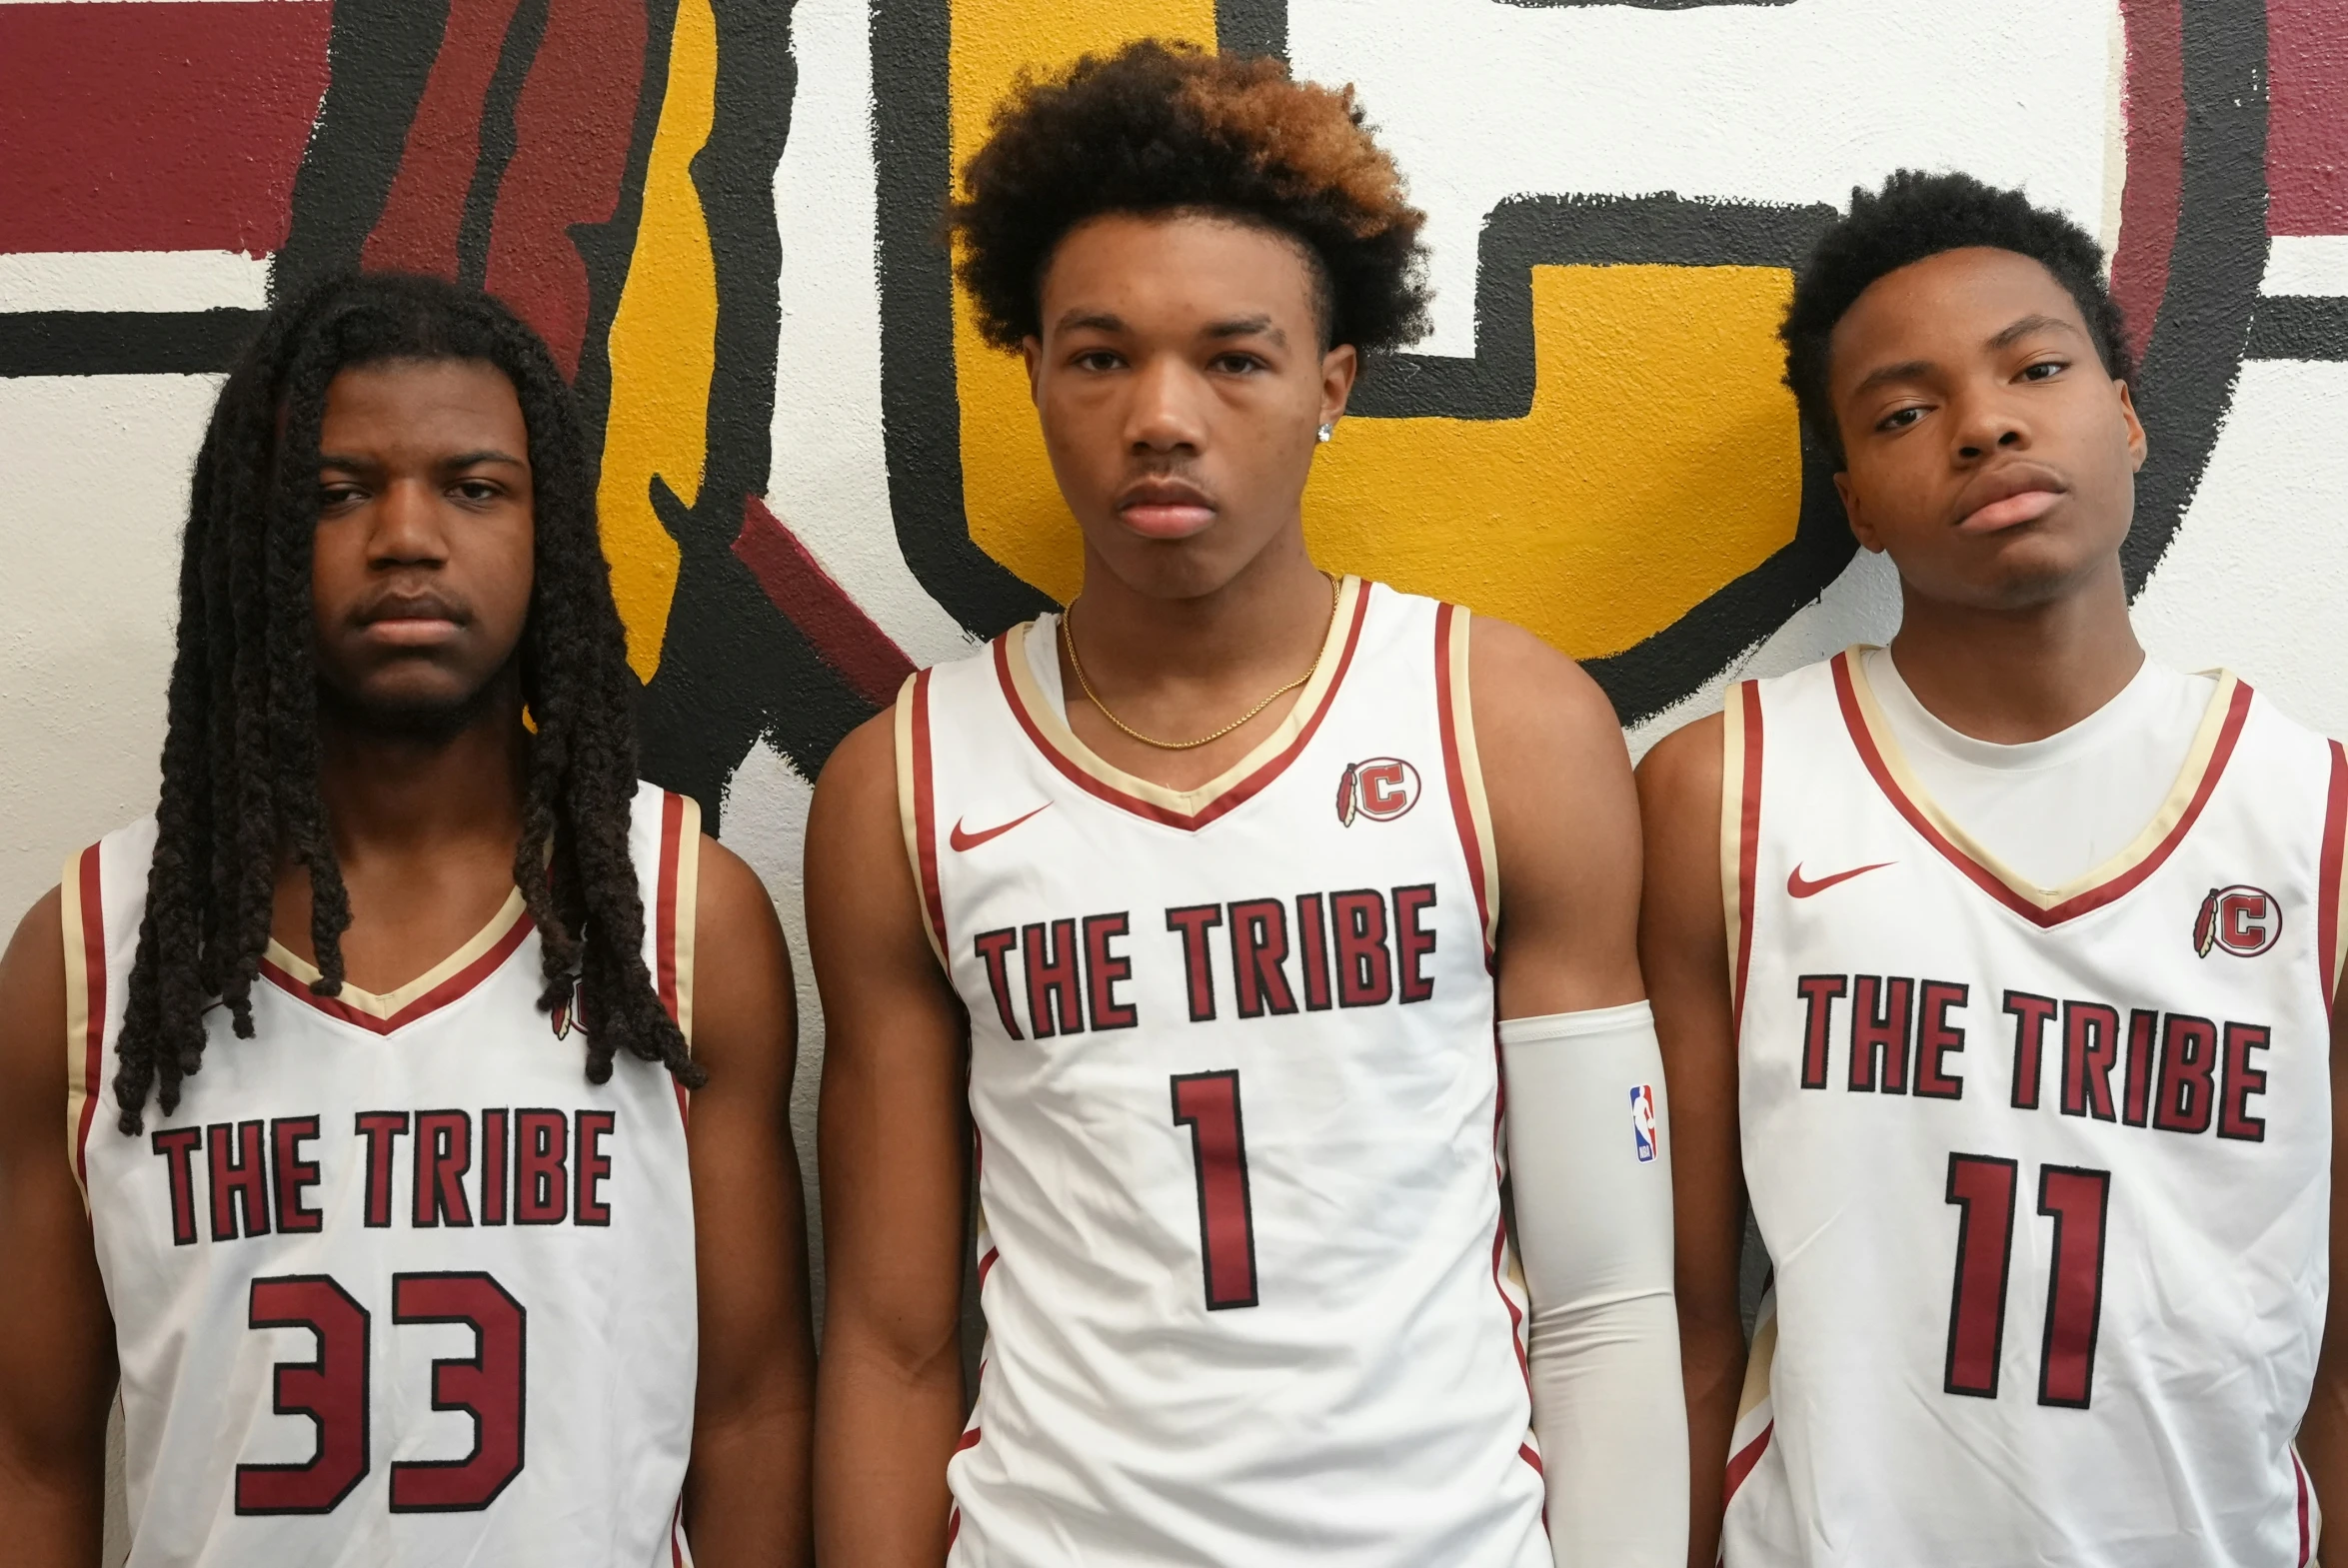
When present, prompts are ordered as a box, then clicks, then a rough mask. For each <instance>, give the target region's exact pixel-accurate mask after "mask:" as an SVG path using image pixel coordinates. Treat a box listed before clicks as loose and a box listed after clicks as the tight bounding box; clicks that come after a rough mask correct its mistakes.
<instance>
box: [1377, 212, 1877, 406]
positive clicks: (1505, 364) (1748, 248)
mask: <svg viewBox="0 0 2348 1568" xmlns="http://www.w3.org/2000/svg"><path fill="white" fill-rule="evenodd" d="M1834 217H1835V213H1834V209H1833V208H1831V207H1828V206H1824V205H1813V206H1807V207H1772V206H1763V205H1760V204H1758V203H1747V202H1725V201H1708V200H1703V199H1690V198H1684V197H1681V196H1679V195H1677V194H1676V193H1674V192H1670V191H1665V192H1663V193H1661V194H1660V195H1655V196H1518V197H1511V198H1509V199H1508V200H1506V201H1504V202H1502V203H1500V204H1499V205H1498V206H1497V207H1494V208H1493V209H1492V210H1491V213H1490V214H1489V215H1488V216H1487V217H1485V219H1484V222H1483V235H1482V238H1481V239H1480V241H1479V242H1478V245H1477V256H1476V284H1475V357H1474V358H1473V359H1462V358H1459V357H1457V356H1453V355H1435V354H1393V355H1386V356H1381V357H1380V358H1378V359H1376V360H1374V361H1372V362H1371V363H1370V364H1369V365H1368V366H1367V367H1366V368H1365V370H1364V373H1363V375H1362V378H1361V382H1360V385H1359V386H1358V387H1357V388H1356V389H1355V391H1354V394H1353V401H1352V406H1351V409H1350V412H1351V413H1353V414H1356V415H1362V416H1366V417H1368V418H1372V419H1421V418H1427V417H1430V416H1439V417H1442V418H1447V419H1485V420H1502V419H1522V418H1524V416H1525V415H1526V414H1527V413H1529V412H1530V411H1531V408H1532V390H1533V359H1534V345H1533V341H1532V269H1533V268H1535V267H1538V266H1544V265H1545V266H1581V267H1589V266H1598V267H1603V266H1611V265H1621V264H1630V263H1654V264H1658V265H1662V266H1669V267H1783V268H1787V269H1790V268H1792V266H1793V265H1794V264H1795V263H1796V262H1797V261H1799V260H1800V259H1801V258H1802V257H1803V256H1805V255H1807V254H1808V252H1809V249H1810V247H1811V246H1812V245H1813V244H1815V243H1816V241H1817V238H1818V236H1819V235H1820V234H1821V233H1823V232H1825V229H1826V226H1827V225H1828V224H1830V223H1832V222H1833V221H1834Z"/></svg>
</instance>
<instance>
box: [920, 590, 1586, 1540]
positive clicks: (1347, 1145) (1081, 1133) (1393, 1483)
mask: <svg viewBox="0 0 2348 1568" xmlns="http://www.w3.org/2000/svg"><path fill="white" fill-rule="evenodd" d="M1467 624H1468V618H1467V616H1466V614H1465V612H1462V611H1457V610H1453V609H1451V608H1449V607H1447V606H1439V605H1436V604H1434V603H1432V602H1431V601H1428V600H1423V599H1415V598H1411V597H1408V596H1405V595H1400V594H1396V593H1394V592H1393V591H1391V590H1389V589H1385V588H1382V587H1376V586H1373V585H1368V584H1364V583H1361V582H1359V581H1358V580H1355V579H1346V580H1345V581H1344V582H1343V584H1342V585H1341V586H1340V587H1339V589H1338V591H1337V602H1336V608H1335V613H1334V615H1333V617H1332V619H1331V622H1330V626H1329V636H1328V641H1327V645H1326V647H1325V648H1324V649H1323V651H1322V654H1321V658H1320V663H1319V665H1318V667H1317V669H1316V672H1315V674H1314V676H1313V679H1312V680H1311V681H1310V682H1309V683H1308V684H1307V685H1306V686H1305V687H1304V689H1303V691H1302V693H1301V695H1300V696H1299V698H1298V700H1297V703H1296V706H1295V708H1294V710H1293V711H1292V712H1291V713H1290V714H1289V715H1288V716H1287V718H1286V719H1284V720H1283V721H1282V722H1281V723H1280V725H1279V726H1278V727H1277V729H1276V730H1275V731H1274V732H1273V733H1272V734H1271V735H1270V736H1268V737H1267V738H1266V739H1265V740H1264V741H1263V742H1262V743H1261V744H1260V745H1258V746H1257V747H1256V748H1255V749H1254V750H1253V751H1252V752H1251V753H1250V754H1249V755H1248V756H1247V757H1246V759H1245V760H1244V761H1242V762H1241V763H1239V764H1238V765H1237V766H1235V767H1233V768H1232V769H1230V770H1229V771H1228V772H1227V773H1225V774H1224V775H1223V776H1222V777H1221V778H1219V779H1217V780H1215V781H1214V782H1212V783H1211V784H1206V785H1204V786H1202V787H1200V788H1198V789H1194V790H1187V791H1177V790H1172V789H1167V788H1162V787H1160V786H1158V785H1155V784H1149V783H1147V782H1146V781H1143V780H1140V779H1137V778H1134V777H1133V776H1131V775H1128V774H1125V773H1122V772H1120V771H1119V770H1117V769H1115V768H1112V767H1111V766H1109V765H1108V764H1106V763H1104V762H1103V761H1102V760H1101V759H1100V758H1099V757H1097V756H1096V755H1095V754H1094V753H1092V752H1091V751H1090V750H1088V749H1087V748H1086V747H1085V746H1084V744H1083V743H1082V742H1080V741H1079V740H1078V739H1077V738H1076V736H1075V735H1074V734H1073V733H1071V731H1070V730H1069V727H1068V724H1067V721H1066V718H1065V716H1064V715H1063V714H1062V713H1060V712H1058V711H1057V710H1056V709H1055V708H1054V706H1053V705H1052V704H1051V703H1050V702H1049V701H1048V700H1047V699H1046V698H1045V696H1044V695H1043V693H1042V691H1041V690H1040V688H1039V686H1038V683H1037V680H1036V677H1035V673H1034V671H1033V670H1032V668H1031V666H1030V664H1029V659H1028V652H1027V649H1026V646H1025V638H1026V636H1027V635H1029V634H1030V633H1031V632H1033V630H1034V628H1017V629H1014V630H1013V631H1012V632H1011V633H1009V634H1008V635H1006V636H1005V637H1004V638H1002V639H1001V640H999V641H998V642H997V643H996V644H995V645H994V646H993V647H992V648H991V649H990V650H989V651H988V652H986V653H985V654H983V655H981V656H979V657H977V658H974V659H971V660H968V661H966V662H964V663H961V664H957V665H950V666H946V667H943V668H940V669H937V670H933V671H929V672H927V673H925V674H923V675H920V676H917V677H915V678H914V680H913V681H912V682H911V683H909V685H908V687H907V690H906V692H905V693H904V695H903V696H902V697H901V698H900V699H899V702H898V708H897V740H898V748H897V755H898V759H899V765H900V767H899V781H900V804H901V806H902V808H903V814H904V817H905V824H906V835H907V842H908V849H909V851H910V854H911V857H912V861H913V865H914V869H915V873H916V876H917V879H918V881H919V884H920V886H921V888H922V890H923V893H924V905H925V910H926V915H927V918H928V921H929V924H930V931H931V935H932V937H933V939H934V940H935V941H936V943H937V944H938V947H939V950H940V952H941V954H942V956H943V958H944V961H945V963H946V966H947V969H948V971H949V972H950V974H951V976H952V978H953V981H954V986H955V989H956V990H957V991H958V992H960V994H961V996H962V998H963V1001H964V1003H965V1005H966V1006H967V1007H968V1008H969V1012H970V1019H971V1068H970V1099H971V1111H972V1116H973V1120H974V1123H975V1126H976V1131H977V1135H978V1136H977V1148H976V1155H977V1159H978V1162H979V1201H980V1206H981V1219H980V1234H979V1242H978V1245H979V1257H978V1274H979V1279H980V1288H981V1300H982V1303H983V1305H984V1307H985V1310H986V1316H987V1327H988V1350H987V1355H986V1360H985V1363H984V1367H983V1370H982V1372H981V1374H980V1379H979V1393H978V1403H977V1407H976V1409H975V1410H974V1411H973V1412H972V1415H971V1420H970V1425H969V1428H968V1430H967V1431H966V1432H965V1433H964V1436H963V1439H962V1446H961V1448H960V1450H959V1451H958V1452H957V1453H956V1455H955V1457H954V1460H953V1462H952V1465H951V1467H950V1468H949V1470H948V1476H949V1479H950V1482H951V1485H952V1489H953V1494H954V1499H955V1508H956V1513H955V1518H954V1520H953V1523H952V1526H951V1528H952V1531H953V1534H954V1546H953V1551H952V1556H951V1559H950V1560H951V1561H952V1562H953V1563H954V1564H956V1565H959V1568H980V1565H992V1568H1012V1565H1016V1568H1046V1565H1053V1564H1080V1563H1081V1564H1086V1565H1090V1568H1104V1565H1116V1564H1144V1563H1149V1564H1161V1563H1199V1564H1209V1563H1211V1564H1224V1563H1271V1562H1289V1563H1293V1562H1316V1563H1345V1564H1361V1565H1371V1564H1379V1565H1385V1564H1390V1565H1393V1568H1405V1565H1407V1568H1420V1565H1425V1564H1431V1563H1442V1564H1445V1565H1449V1568H1536V1565H1546V1564H1547V1563H1548V1561H1549V1549H1548V1543H1547V1540H1546V1538H1545V1537H1544V1536H1543V1534H1542V1531H1541V1523H1540V1511H1541V1500H1542V1491H1541V1480H1540V1475H1539V1472H1538V1468H1537V1466H1538V1463H1539V1461H1538V1456H1537V1452H1536V1450H1535V1448H1534V1447H1533V1446H1532V1442H1533V1440H1532V1437H1531V1435H1530V1432H1529V1419H1530V1396H1529V1394H1528V1392H1527V1388H1526V1383H1525V1377H1524V1369H1523V1356H1522V1341H1521V1338H1520V1333H1521V1328H1522V1325H1523V1321H1524V1317H1523V1314H1524V1306H1523V1298H1522V1294H1521V1292H1520V1290H1519V1287H1518V1285H1517V1283H1516V1282H1515V1280H1514V1279H1513V1278H1512V1274H1513V1270H1514V1263H1513V1260H1512V1258H1511V1257H1510V1256H1509V1254H1508V1250H1507V1247H1506V1244H1505V1241H1504V1238H1503V1234H1502V1231H1501V1224H1500V1206H1499V1198H1498V1190H1497V1186H1498V1181H1497V1177H1498V1169H1499V1158H1500V1153H1499V1147H1498V1132H1499V1116H1500V1101H1499V1076H1498V1062H1497V1052H1496V1047H1495V1042H1494V1035H1493V996H1492V979H1491V974H1490V970H1489V967H1488V964H1487V959H1486V954H1487V951H1488V947H1487V942H1488V939H1489V933H1490V931H1491V929H1492V927H1491V925H1490V923H1489V920H1490V913H1489V910H1490V906H1491V894H1492V893H1493V891H1494V890H1495V889H1494V872H1493V861H1492V851H1491V833H1490V829H1489V826H1488V823H1487V822H1486V820H1485V819H1484V818H1485V813H1484V809H1483V794H1482V784H1481V776H1480V775H1479V773H1478V772H1477V768H1476V761H1475V751H1474V736H1473V732H1472V728H1471V725H1470V720H1469V712H1468V703H1467V681H1466V677H1467Z"/></svg>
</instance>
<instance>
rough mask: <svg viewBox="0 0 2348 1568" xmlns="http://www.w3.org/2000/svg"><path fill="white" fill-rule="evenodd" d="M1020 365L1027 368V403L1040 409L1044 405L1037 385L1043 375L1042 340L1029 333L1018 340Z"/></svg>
mask: <svg viewBox="0 0 2348 1568" xmlns="http://www.w3.org/2000/svg"><path fill="white" fill-rule="evenodd" d="M1020 363H1021V364H1023V365H1025V366H1026V367H1027V368H1028V401H1029V402H1030V403H1033V404H1035V405H1036V406H1037V407H1039V408H1041V407H1043V404H1044V389H1043V388H1042V387H1041V386H1040V385H1039V384H1038V378H1039V377H1041V376H1042V375H1043V373H1044V340H1043V339H1042V338H1039V337H1037V336H1036V335H1035V334H1033V333H1030V334H1029V335H1028V336H1027V337H1024V338H1022V339H1020Z"/></svg>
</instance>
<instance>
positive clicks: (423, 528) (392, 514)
mask: <svg viewBox="0 0 2348 1568" xmlns="http://www.w3.org/2000/svg"><path fill="white" fill-rule="evenodd" d="M372 510H373V513H374V517H373V519H372V522H373V524H374V526H373V527H372V528H371V529H370V530H369V531H368V536H367V547H368V548H367V559H368V562H369V564H370V565H372V566H377V567H405V566H439V565H440V564H441V563H443V562H445V561H446V560H447V559H448V553H449V551H448V532H447V530H446V529H445V528H444V527H443V526H442V523H443V520H442V516H441V512H442V508H441V497H440V491H439V489H438V487H437V486H435V485H434V484H433V483H432V481H431V480H429V479H427V478H423V477H419V476H405V475H404V476H401V477H399V478H396V479H394V480H393V481H392V482H391V483H390V484H389V485H387V486H386V487H385V488H384V491H383V494H382V495H381V496H380V497H379V498H378V499H377V501H376V504H375V506H374V508H373V509H372Z"/></svg>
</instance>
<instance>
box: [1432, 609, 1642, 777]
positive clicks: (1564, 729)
mask: <svg viewBox="0 0 2348 1568" xmlns="http://www.w3.org/2000/svg"><path fill="white" fill-rule="evenodd" d="M1467 637H1468V654H1467V667H1468V678H1469V688H1468V689H1469V693H1470V701H1471V702H1472V703H1473V705H1474V709H1475V726H1476V732H1477V740H1478V743H1479V745H1482V746H1484V747H1487V748H1488V746H1489V745H1490V743H1491V741H1493V740H1495V739H1503V738H1505V737H1506V736H1508V735H1510V734H1518V735H1525V736H1526V737H1527V738H1528V739H1533V738H1538V739H1545V740H1548V741H1551V742H1565V743H1569V744H1573V745H1575V746H1577V747H1578V746H1590V745H1595V746H1598V747H1600V748H1602V749H1604V750H1607V751H1610V752H1619V751H1620V750H1621V747H1622V729H1621V726H1620V724H1619V723H1618V722H1617V721H1616V719H1615V717H1614V705H1613V704H1612V703H1610V702H1608V701H1607V700H1606V694H1605V693H1604V692H1602V691H1600V690H1599V688H1598V684H1597V682H1595V681H1593V680H1591V679H1590V677H1589V673H1588V672H1587V671H1585V670H1583V669H1582V668H1581V666H1579V665H1577V664H1575V663H1574V662H1573V661H1572V660H1570V659H1568V658H1566V657H1565V656H1564V655H1563V654H1560V653H1558V652H1557V650H1555V649H1554V648H1551V647H1550V646H1549V645H1548V644H1547V643H1545V642H1543V641H1542V640H1541V639H1539V638H1537V637H1535V636H1533V634H1531V633H1530V632H1527V631H1525V630H1524V629H1523V628H1522V627H1519V626H1513V625H1511V624H1510V623H1508V622H1505V621H1494V620H1491V619H1489V618H1487V617H1484V616H1476V617H1473V618H1472V619H1471V620H1470V622H1469V623H1468V633H1467Z"/></svg>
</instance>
